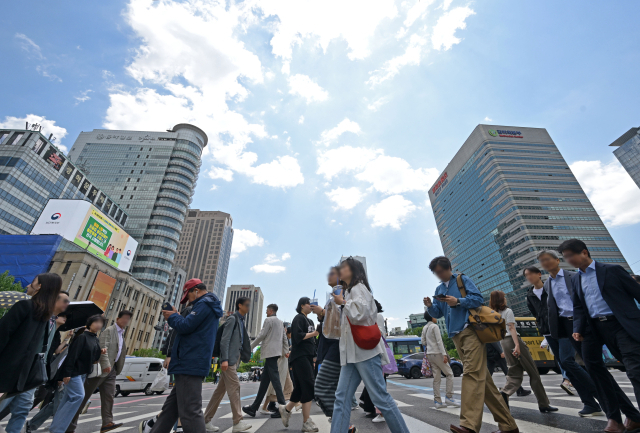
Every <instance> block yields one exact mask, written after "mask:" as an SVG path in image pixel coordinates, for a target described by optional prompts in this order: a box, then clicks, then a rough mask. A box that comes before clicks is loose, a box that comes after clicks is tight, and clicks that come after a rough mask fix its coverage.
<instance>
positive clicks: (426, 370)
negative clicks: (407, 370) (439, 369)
mask: <svg viewBox="0 0 640 433" xmlns="http://www.w3.org/2000/svg"><path fill="white" fill-rule="evenodd" d="M420 372H421V373H422V375H423V376H424V377H427V378H431V377H433V370H431V363H430V362H429V360H428V359H427V352H425V353H424V358H422V369H421V370H420Z"/></svg>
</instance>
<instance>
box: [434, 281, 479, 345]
mask: <svg viewBox="0 0 640 433" xmlns="http://www.w3.org/2000/svg"><path fill="white" fill-rule="evenodd" d="M457 276H458V274H453V275H452V276H451V279H450V280H449V283H448V284H445V283H441V284H440V285H439V286H438V287H436V293H435V295H448V296H455V297H456V298H458V299H459V300H460V306H459V307H450V306H449V304H447V303H446V302H442V301H438V300H437V299H433V305H431V307H430V308H428V309H427V311H429V314H431V317H435V318H436V319H438V318H440V317H442V316H444V320H445V323H446V325H447V334H449V337H453V336H454V335H456V334H458V333H459V332H461V331H462V330H463V329H464V325H465V323H467V322H468V321H469V308H478V307H479V306H481V305H482V303H483V302H484V299H483V298H482V294H481V293H480V290H478V288H477V287H476V285H475V284H473V281H471V278H469V277H467V276H466V275H462V282H463V283H464V288H465V289H466V291H467V296H466V297H465V298H463V297H462V295H461V294H460V290H458V284H456V278H457ZM435 295H434V296H435Z"/></svg>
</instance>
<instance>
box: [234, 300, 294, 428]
mask: <svg viewBox="0 0 640 433" xmlns="http://www.w3.org/2000/svg"><path fill="white" fill-rule="evenodd" d="M277 312H278V306H277V305H276V304H269V305H267V318H266V319H264V324H263V325H262V329H261V330H260V333H259V334H258V336H257V337H256V339H255V340H253V342H252V343H251V350H253V349H255V348H256V346H258V345H259V344H260V343H262V345H261V346H260V359H263V360H264V373H263V374H262V377H261V379H260V388H259V389H258V394H257V395H256V398H255V400H254V401H253V403H252V404H250V405H249V406H244V407H243V408H242V411H243V412H244V413H246V414H247V415H249V416H252V417H254V416H256V411H257V410H258V408H259V407H260V402H262V399H263V398H264V396H265V394H266V392H267V389H268V388H269V384H270V383H271V384H272V385H273V389H274V391H275V393H276V397H277V398H278V404H279V405H281V406H284V405H285V404H286V401H285V399H284V394H283V392H282V384H281V383H280V373H279V371H278V359H280V357H281V356H282V354H283V353H287V352H288V351H289V343H288V341H287V335H286V334H285V332H284V324H283V323H282V320H280V319H278V317H277V316H276V313H277Z"/></svg>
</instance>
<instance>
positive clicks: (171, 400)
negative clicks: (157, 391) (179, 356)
mask: <svg viewBox="0 0 640 433" xmlns="http://www.w3.org/2000/svg"><path fill="white" fill-rule="evenodd" d="M182 377H183V375H182V374H176V376H175V383H174V385H173V389H172V390H171V392H170V393H169V396H168V397H167V399H166V400H165V401H164V404H163V405H162V409H160V414H159V415H158V419H157V420H156V421H155V423H154V424H153V427H152V428H151V433H169V432H170V431H171V429H172V428H173V426H174V424H175V423H176V421H178V399H180V398H182V395H181V394H182V393H181V392H180V394H179V393H178V390H179V389H180V390H181V389H182V387H181V386H180V382H182Z"/></svg>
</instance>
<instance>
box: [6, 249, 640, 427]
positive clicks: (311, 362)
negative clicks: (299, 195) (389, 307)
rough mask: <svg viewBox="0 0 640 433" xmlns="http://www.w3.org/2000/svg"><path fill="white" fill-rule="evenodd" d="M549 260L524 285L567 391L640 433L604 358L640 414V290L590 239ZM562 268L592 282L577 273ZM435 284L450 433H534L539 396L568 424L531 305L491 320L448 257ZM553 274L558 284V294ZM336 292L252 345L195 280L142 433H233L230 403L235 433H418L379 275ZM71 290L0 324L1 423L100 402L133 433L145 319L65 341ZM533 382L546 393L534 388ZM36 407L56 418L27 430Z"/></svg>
mask: <svg viewBox="0 0 640 433" xmlns="http://www.w3.org/2000/svg"><path fill="white" fill-rule="evenodd" d="M537 259H538V262H539V266H540V267H536V266H528V267H526V268H525V269H523V270H522V275H523V276H524V278H525V279H526V280H527V281H528V283H529V284H531V287H530V288H529V289H528V291H527V293H526V305H527V306H528V308H529V310H530V311H531V315H532V316H533V317H534V318H535V321H536V326H537V328H538V330H539V332H540V334H541V335H542V336H544V341H543V346H544V347H548V348H549V349H550V350H551V351H552V352H553V354H554V356H555V359H556V361H557V365H558V367H559V368H560V370H561V372H562V378H563V379H562V382H561V384H560V387H561V388H562V389H563V390H564V391H566V392H567V393H569V394H572V395H573V394H575V393H577V394H578V396H579V398H580V400H581V402H582V409H580V410H579V411H578V414H579V415H580V416H581V417H593V416H606V419H607V425H606V427H605V429H604V432H605V433H623V432H628V433H640V412H639V411H638V409H637V408H636V406H635V405H634V404H633V403H632V402H631V401H630V399H629V398H628V396H627V394H626V393H625V392H624V391H623V390H622V389H621V388H620V386H619V385H618V384H617V382H616V381H615V380H614V378H613V376H612V375H611V374H610V373H609V371H608V369H607V367H606V365H605V363H604V360H603V357H602V348H603V346H604V345H606V346H607V348H608V349H609V350H610V351H611V353H612V354H613V356H614V357H615V358H616V359H617V360H619V361H620V362H621V363H622V364H623V365H624V368H625V371H626V374H627V376H628V378H629V380H630V382H631V384H632V386H633V389H634V392H635V396H636V399H637V400H638V399H640V333H638V331H637V330H638V329H639V327H640V309H639V308H638V304H637V303H638V302H640V284H639V283H638V281H637V280H636V279H634V277H633V276H631V275H630V274H629V273H628V272H627V271H625V270H624V269H623V268H622V267H621V266H619V265H611V264H606V263H600V262H596V261H595V260H593V259H592V258H591V255H590V252H589V249H588V247H587V245H586V244H585V243H584V242H583V241H581V240H578V239H570V240H567V241H564V242H563V243H562V244H561V245H560V246H559V248H558V250H557V251H556V250H543V251H540V252H539V253H538V255H537ZM562 261H564V262H565V263H566V264H568V265H569V266H571V267H573V268H575V269H577V271H576V272H574V271H570V270H568V269H563V268H562V267H561V262H562ZM429 269H430V270H431V271H432V272H433V274H434V275H435V276H436V277H437V278H438V279H439V280H440V284H439V285H438V286H437V288H436V290H435V294H434V296H433V297H428V296H427V297H424V299H423V303H424V306H425V312H424V318H425V320H426V325H425V326H424V327H423V329H422V335H421V343H422V346H423V347H424V351H425V360H424V365H426V366H428V367H427V369H428V370H429V371H430V373H432V374H433V379H434V380H433V397H434V402H433V404H434V407H435V408H436V409H442V408H447V407H459V408H460V421H459V423H457V424H455V425H451V426H450V430H451V432H453V433H479V432H480V430H481V427H482V419H483V411H484V407H485V406H486V407H487V408H488V409H489V411H490V412H491V415H492V416H493V419H494V421H495V422H496V424H497V425H498V430H497V431H496V432H494V433H519V432H520V430H519V427H518V425H517V422H516V420H515V419H514V417H513V416H512V414H511V411H510V405H509V402H510V398H511V397H512V396H513V395H514V394H516V395H518V396H524V395H528V394H531V392H533V393H534V395H535V397H536V400H537V402H538V409H539V410H540V412H542V413H548V414H553V413H555V412H557V411H558V409H557V408H555V407H553V406H551V404H550V401H549V397H548V395H547V392H546V390H545V387H544V386H543V383H542V381H541V378H540V374H539V372H538V369H537V367H536V364H535V361H534V360H533V357H532V355H531V352H530V351H529V348H528V347H527V345H526V343H525V342H524V341H523V340H522V338H521V336H520V335H519V334H518V329H517V328H516V320H515V315H514V312H513V311H512V309H511V308H510V307H509V303H508V302H509V301H511V302H512V303H513V302H514V301H518V300H517V299H513V295H511V294H505V293H504V292H502V291H499V290H495V291H492V292H491V293H490V296H489V302H488V304H489V305H488V306H485V305H484V298H483V295H482V293H481V292H480V290H479V289H478V288H477V287H476V285H475V284H474V282H473V281H472V279H471V278H469V277H468V276H467V275H464V274H462V273H458V272H454V270H453V267H452V264H451V261H450V260H449V259H448V258H447V257H444V256H440V257H436V258H434V259H433V260H432V261H431V262H430V264H429ZM543 272H544V273H546V274H548V278H547V279H546V280H543V278H542V277H543ZM327 284H328V285H329V286H330V296H329V299H328V301H327V303H326V304H325V305H324V306H321V305H319V304H318V302H317V301H316V300H315V299H313V300H312V299H310V298H308V297H302V298H300V299H299V300H298V302H297V306H296V315H295V317H294V318H293V320H292V322H291V323H290V324H286V323H284V322H283V321H282V320H281V319H280V318H279V317H278V310H279V308H278V305H277V304H269V305H268V306H267V307H266V315H267V318H266V319H265V321H264V324H263V326H262V328H261V330H260V332H259V334H258V335H257V336H256V338H255V339H254V340H253V341H251V339H250V337H249V334H248V332H247V323H246V320H247V315H248V314H249V311H250V308H251V300H250V299H249V298H246V297H239V298H237V299H236V300H235V303H234V309H235V311H234V312H233V314H228V315H226V317H225V315H224V314H223V310H222V306H221V302H220V300H219V299H218V297H217V296H216V295H215V294H213V293H211V292H209V291H208V289H207V287H206V285H205V284H204V283H202V281H200V280H199V279H195V278H194V279H191V280H189V281H187V283H186V284H185V286H184V288H183V294H182V298H181V301H180V303H181V305H182V308H181V311H180V312H178V310H177V309H176V308H175V307H173V306H171V305H169V304H168V303H165V305H163V311H162V314H163V316H164V317H165V319H166V320H167V322H168V323H169V325H170V326H171V328H172V330H171V332H170V334H169V336H168V338H167V339H166V341H165V344H164V346H163V352H164V353H165V355H166V359H165V361H164V367H165V368H167V370H168V374H170V375H172V376H173V378H174V380H173V383H174V385H173V388H172V389H171V392H170V394H169V395H168V397H167V398H166V400H165V402H164V404H163V406H162V408H161V410H160V412H159V413H158V414H157V415H156V416H155V417H153V418H150V419H146V420H144V421H142V422H141V423H140V425H139V431H140V433H169V432H170V431H171V430H172V429H173V430H175V431H176V432H182V431H186V432H188V433H210V432H217V431H219V427H218V426H216V425H215V422H214V418H215V415H216V413H217V410H218V408H219V406H220V404H221V403H222V401H223V398H224V397H225V395H226V396H227V398H228V402H229V405H230V408H231V417H232V421H233V427H232V429H231V431H232V432H234V433H235V432H245V431H249V430H250V429H251V428H252V425H251V424H250V423H247V422H245V421H244V417H245V416H248V417H251V418H253V417H255V416H257V415H258V414H262V415H267V416H269V417H271V418H276V419H280V421H281V422H282V424H283V426H284V427H289V426H290V424H291V425H292V424H294V422H293V419H292V414H293V412H295V411H301V413H302V417H301V418H302V419H301V425H298V426H297V428H300V429H301V431H303V432H318V431H319V428H318V426H317V425H316V423H315V422H314V420H313V419H312V417H311V415H310V414H311V407H312V405H313V404H314V403H315V404H317V405H318V406H319V407H320V409H321V410H322V413H323V415H324V416H325V417H326V418H327V421H328V422H329V423H330V425H331V433H355V432H356V431H357V428H356V427H355V426H354V425H353V424H352V422H351V415H352V413H353V410H354V409H357V408H358V407H361V408H362V409H363V410H364V411H365V412H367V413H369V414H371V416H372V418H373V419H372V421H373V422H375V423H386V425H387V427H388V429H389V430H390V431H391V432H393V433H408V432H409V429H408V427H407V424H406V423H405V420H404V418H403V416H402V414H401V413H400V411H399V409H398V407H397V405H396V402H395V401H394V399H393V398H392V397H391V395H390V394H389V392H388V391H387V384H386V382H387V376H388V375H389V374H393V373H395V372H397V371H398V370H397V365H396V362H395V358H394V353H393V350H392V349H391V348H390V346H389V345H388V344H387V341H386V338H387V335H386V327H385V320H384V316H383V315H382V313H383V311H384V310H383V307H382V305H381V304H380V303H379V302H378V300H376V299H375V298H374V296H373V292H372V290H371V287H370V285H369V281H368V278H367V273H366V270H365V268H364V266H363V264H362V263H361V262H360V261H358V260H356V259H354V258H352V257H349V258H347V259H345V260H343V261H342V262H341V263H340V264H339V265H338V266H333V267H331V268H330V270H329V273H328V275H327ZM61 286H62V280H61V278H60V277H59V276H58V275H56V274H51V273H46V274H40V275H38V276H37V277H36V278H34V280H33V282H32V283H31V284H30V285H29V286H28V287H27V295H29V299H25V300H22V301H19V302H17V303H16V304H15V305H14V306H13V307H12V308H11V309H10V310H9V311H8V312H7V313H6V314H5V316H4V317H3V318H2V319H0V365H2V367H3V374H2V375H0V393H2V396H1V397H0V419H1V418H3V417H6V416H9V415H10V419H9V421H8V423H7V425H6V431H7V432H8V433H20V432H31V431H35V430H37V429H39V428H40V427H41V426H42V424H43V423H44V422H45V421H46V420H47V419H48V418H50V417H53V419H52V421H51V424H50V426H49V431H50V432H52V433H65V432H66V433H73V432H75V430H76V427H77V425H78V419H79V416H80V415H81V414H83V413H86V411H87V409H88V408H89V405H90V402H89V397H90V396H91V395H92V394H93V393H94V391H95V390H96V389H99V391H100V400H101V406H100V409H101V419H102V427H101V432H107V431H110V430H114V429H116V428H118V427H120V426H122V424H121V423H117V422H115V421H114V418H113V413H112V411H113V398H114V396H115V391H116V377H117V375H118V374H120V372H121V371H122V368H123V365H124V360H125V355H126V353H127V347H126V345H125V342H124V335H125V333H126V329H127V326H128V324H129V321H130V319H131V317H132V313H131V312H129V311H126V310H123V311H120V312H119V313H118V316H117V319H116V320H115V321H114V322H113V323H112V324H111V325H110V326H105V325H106V324H105V319H104V317H103V316H102V315H94V316H91V317H89V318H88V320H87V322H86V324H85V326H82V327H80V328H76V329H69V330H68V331H62V332H61V330H60V328H61V327H63V328H64V325H65V323H66V320H67V318H66V317H67V316H66V314H65V310H66V309H67V306H68V305H69V296H68V294H67V293H66V292H64V291H61ZM312 315H314V316H315V319H316V321H317V324H316V323H315V322H314V320H313V319H312ZM442 317H443V318H444V322H445V326H446V331H447V334H448V335H449V337H450V338H451V339H452V341H453V344H454V345H455V348H456V350H457V353H458V356H459V358H460V359H459V361H460V362H462V365H463V372H464V373H463V376H462V384H461V387H462V390H461V393H460V399H459V400H458V399H457V398H456V396H455V395H454V389H453V388H454V387H453V377H454V374H453V371H452V369H451V366H450V362H451V359H450V357H449V354H448V352H447V350H446V348H445V345H444V342H443V339H442V335H441V332H440V329H439V327H438V325H436V320H437V319H438V318H442ZM65 329H66V328H65ZM98 335H99V337H98ZM258 346H260V359H261V363H262V365H263V368H262V369H259V370H256V371H254V372H252V375H251V376H250V377H251V378H252V379H253V380H254V381H259V382H260V385H259V388H258V392H257V394H256V395H255V398H254V399H253V401H252V402H251V403H250V404H248V405H245V406H242V405H241V396H240V378H239V373H238V368H239V367H240V363H241V362H249V361H250V360H251V355H252V352H253V350H254V349H256V348H257V347H258ZM212 358H217V359H218V362H219V365H220V368H219V370H218V371H216V372H215V375H214V376H215V379H214V384H215V390H214V392H213V395H212V396H211V398H210V401H209V402H208V404H207V405H206V407H205V408H204V410H203V404H202V403H203V402H202V383H203V381H204V379H205V377H207V376H208V374H209V371H210V367H211V360H212ZM497 367H499V368H500V369H501V370H502V371H503V372H504V374H505V375H506V383H505V385H504V386H502V387H501V388H498V387H497V386H496V385H495V383H494V382H493V377H492V376H493V373H494V371H495V370H496V368H497ZM525 372H526V373H527V376H528V377H529V385H530V387H531V391H528V390H525V389H524V388H523V387H522V384H523V380H524V373H525ZM442 376H444V377H445V392H444V398H443V396H442V393H441V389H440V388H441V382H442ZM361 384H364V388H363V390H362V392H361V393H360V398H359V400H360V402H358V398H357V397H356V392H357V390H358V388H359V387H360V385H361ZM36 405H40V410H39V411H38V412H37V413H36V415H35V416H33V417H32V418H31V419H29V421H27V420H26V419H27V415H28V414H29V412H30V411H31V409H32V408H34V407H35V406H36ZM623 414H624V416H625V420H624V421H623V419H622V415H623Z"/></svg>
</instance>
